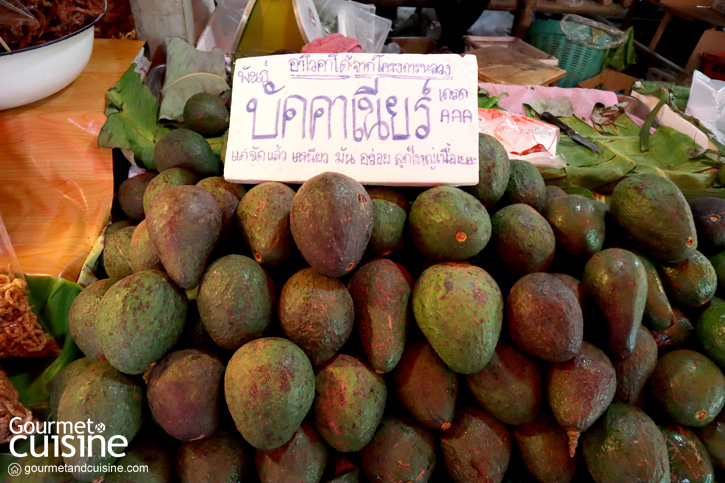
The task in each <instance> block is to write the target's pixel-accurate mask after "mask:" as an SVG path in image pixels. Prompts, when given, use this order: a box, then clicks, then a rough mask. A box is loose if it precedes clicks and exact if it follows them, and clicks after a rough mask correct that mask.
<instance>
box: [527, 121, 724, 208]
mask: <svg viewBox="0 0 725 483" xmlns="http://www.w3.org/2000/svg"><path fill="white" fill-rule="evenodd" d="M562 121H564V122H565V123H566V124H567V125H569V126H570V127H572V128H573V129H574V130H575V131H576V132H578V133H579V134H581V135H582V136H584V137H586V138H588V139H590V140H591V141H594V142H595V143H597V145H599V147H600V148H601V149H602V153H601V154H597V153H595V152H593V151H591V150H589V149H587V148H585V147H584V146H581V145H580V144H577V143H576V142H574V141H573V140H572V139H570V138H569V137H568V136H561V137H560V138H559V148H558V152H559V155H560V156H562V157H563V158H564V159H565V160H566V163H567V166H566V167H564V168H561V169H551V168H542V169H540V171H541V174H542V176H543V177H544V179H547V180H549V181H550V182H560V183H561V182H566V183H570V184H573V185H575V186H581V187H583V188H588V189H590V190H594V191H597V192H599V193H607V192H608V191H609V190H611V188H612V187H613V185H614V184H615V183H616V182H617V181H619V180H620V179H622V178H623V177H625V176H628V175H632V174H636V173H657V174H660V175H662V176H666V177H668V178H669V179H671V180H672V181H673V182H674V183H675V184H677V185H678V186H679V187H680V189H683V190H688V191H690V192H695V193H696V192H698V191H702V190H710V189H722V188H720V187H719V185H718V184H717V183H716V177H717V171H718V167H719V166H720V164H721V163H720V162H719V161H716V160H713V159H711V158H710V157H708V156H707V154H706V152H705V151H703V149H702V147H701V146H698V145H696V144H695V143H694V142H693V141H692V139H690V138H689V137H688V136H686V135H685V134H682V133H680V132H679V131H676V130H674V129H672V128H669V127H666V126H663V127H660V128H659V129H658V130H657V131H656V132H655V133H654V134H652V135H651V136H650V138H649V150H648V151H646V152H642V151H641V149H640V136H639V134H640V128H639V126H637V125H636V124H635V123H634V122H633V121H632V120H631V119H630V118H629V116H626V115H621V116H619V117H617V118H616V119H615V121H614V122H613V123H611V124H606V125H600V124H595V125H594V126H593V127H592V126H589V125H588V124H587V123H585V122H584V121H582V120H581V119H579V118H577V117H568V118H562ZM701 196H702V195H701Z"/></svg>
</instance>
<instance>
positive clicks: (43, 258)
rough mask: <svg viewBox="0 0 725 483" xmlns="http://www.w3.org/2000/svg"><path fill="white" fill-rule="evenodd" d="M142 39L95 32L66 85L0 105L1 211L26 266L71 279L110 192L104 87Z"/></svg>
mask: <svg viewBox="0 0 725 483" xmlns="http://www.w3.org/2000/svg"><path fill="white" fill-rule="evenodd" d="M142 46H143V42H140V41H131V40H105V39H96V40H95V44H94V47H93V54H92V56H91V59H90V61H89V63H88V66H86V68H85V70H84V71H83V72H82V73H81V75H80V77H78V79H76V80H75V81H74V82H73V83H72V84H71V85H70V86H68V87H66V88H65V89H63V90H62V91H60V92H58V93H57V94H54V95H53V96H51V97H48V98H46V99H43V100H40V101H37V102H34V103H33V104H29V105H27V106H22V107H18V108H15V109H10V110H6V111H0V132H2V136H0V214H1V216H2V219H3V222H4V224H5V226H6V228H7V230H8V233H9V234H10V238H11V239H12V242H13V246H14V249H15V252H16V254H17V257H18V260H19V263H20V265H21V267H22V269H23V271H25V272H26V273H30V274H37V275H52V276H59V277H63V278H66V279H68V280H72V281H75V280H76V279H77V278H78V274H79V273H80V270H81V268H82V266H83V262H84V261H85V259H86V257H87V255H88V253H89V251H90V249H91V247H92V246H93V243H94V242H95V240H96V238H97V237H98V235H99V234H100V233H101V231H102V230H103V227H104V226H105V224H106V221H107V219H108V215H109V213H110V209H111V202H112V199H113V166H112V160H111V150H110V149H101V148H98V147H97V142H96V139H97V137H98V132H99V131H100V129H101V126H103V123H104V122H105V120H106V116H105V114H104V113H103V111H104V108H105V102H106V96H105V94H106V91H107V90H108V89H110V88H111V87H113V85H114V84H115V83H116V81H118V79H119V78H120V77H121V74H123V72H125V71H126V69H128V67H129V66H130V65H131V62H132V61H133V59H134V58H135V57H136V55H137V54H138V52H139V51H140V49H141V47H142Z"/></svg>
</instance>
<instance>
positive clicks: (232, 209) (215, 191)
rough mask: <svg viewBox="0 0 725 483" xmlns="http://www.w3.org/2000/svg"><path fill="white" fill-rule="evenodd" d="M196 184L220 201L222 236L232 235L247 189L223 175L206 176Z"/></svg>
mask: <svg viewBox="0 0 725 483" xmlns="http://www.w3.org/2000/svg"><path fill="white" fill-rule="evenodd" d="M196 186H198V187H199V188H201V189H203V190H206V191H208V192H209V194H211V195H212V196H213V197H214V199H215V200H216V201H217V203H219V209H220V210H221V213H222V235H221V236H222V237H223V238H227V237H231V235H232V234H233V232H234V230H235V225H236V216H237V207H238V206H239V200H241V199H242V198H244V195H245V193H246V192H247V190H246V189H245V188H244V186H242V185H241V184H237V183H230V182H229V181H227V180H225V179H224V177H223V176H212V177H211V178H204V179H202V180H201V181H199V182H198V183H196Z"/></svg>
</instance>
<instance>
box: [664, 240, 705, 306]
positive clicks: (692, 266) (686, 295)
mask: <svg viewBox="0 0 725 483" xmlns="http://www.w3.org/2000/svg"><path fill="white" fill-rule="evenodd" d="M659 274H660V279H662V285H663V286H664V287H665V292H667V296H668V297H669V299H670V300H671V301H672V303H673V304H675V305H677V306H678V307H701V306H703V305H705V304H706V303H708V302H709V301H710V299H711V298H712V297H713V296H714V295H715V290H717V274H716V272H715V269H714V268H713V266H712V264H711V263H710V260H708V259H707V257H706V256H705V255H703V254H702V253H700V252H698V251H696V252H695V253H693V254H692V256H691V257H690V258H688V259H687V260H684V261H682V262H679V263H676V264H673V265H660V266H659Z"/></svg>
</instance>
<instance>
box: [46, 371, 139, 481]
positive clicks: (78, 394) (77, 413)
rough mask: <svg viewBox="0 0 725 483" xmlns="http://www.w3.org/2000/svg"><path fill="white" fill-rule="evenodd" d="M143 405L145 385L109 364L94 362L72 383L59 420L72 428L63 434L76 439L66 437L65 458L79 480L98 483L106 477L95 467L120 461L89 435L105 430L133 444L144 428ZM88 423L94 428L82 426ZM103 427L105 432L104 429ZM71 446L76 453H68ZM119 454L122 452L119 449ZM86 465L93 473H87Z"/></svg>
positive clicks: (59, 406) (67, 389)
mask: <svg viewBox="0 0 725 483" xmlns="http://www.w3.org/2000/svg"><path fill="white" fill-rule="evenodd" d="M142 406H143V389H142V388H141V386H140V385H139V384H138V383H137V382H136V381H134V380H133V379H131V378H129V377H127V376H124V375H123V374H121V373H119V372H118V371H117V370H116V369H114V368H113V367H111V365H110V364H109V363H108V362H105V361H102V362H94V363H93V364H91V365H89V366H87V367H86V368H85V369H83V370H82V371H80V372H79V373H78V374H77V375H76V376H75V377H73V378H72V379H70V380H69V381H68V385H67V386H66V387H65V390H64V391H63V395H62V396H61V398H60V403H59V405H58V421H59V423H71V425H72V429H71V430H70V431H68V430H66V431H63V432H62V435H71V436H75V437H70V438H67V439H66V438H63V439H64V443H63V445H64V450H63V453H64V454H65V453H68V454H69V456H64V460H65V463H66V464H68V465H74V466H75V469H76V470H79V471H73V476H75V478H76V479H78V480H79V481H84V482H90V481H94V480H95V479H96V478H97V477H98V476H100V475H102V474H103V473H101V472H97V471H94V468H96V469H97V468H99V467H100V466H101V465H110V464H113V463H114V461H115V460H116V459H117V457H116V456H114V455H113V454H112V453H111V452H107V451H102V450H101V448H100V442H99V440H98V439H95V438H92V439H89V438H88V436H90V435H91V434H98V433H99V432H101V431H102V432H103V433H104V434H107V435H113V436H119V437H123V438H126V441H127V442H128V443H130V442H131V441H132V440H133V438H134V437H135V436H136V433H138V431H139V429H141V424H142V421H143V417H142ZM88 421H90V422H91V424H92V425H93V427H92V428H87V427H85V428H83V427H81V426H79V425H78V423H87V422H88ZM99 425H103V426H104V429H103V430H100V429H99V428H100V426H99ZM69 426H70V425H69ZM80 435H84V437H83V438H81V437H80ZM89 441H92V442H90V443H89ZM67 445H70V446H72V447H73V448H74V451H73V452H70V451H67V450H66V449H65V446H67ZM116 452H117V453H118V452H122V450H121V451H119V450H118V447H116ZM84 465H85V467H87V468H89V469H90V472H84V471H83V468H84Z"/></svg>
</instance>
